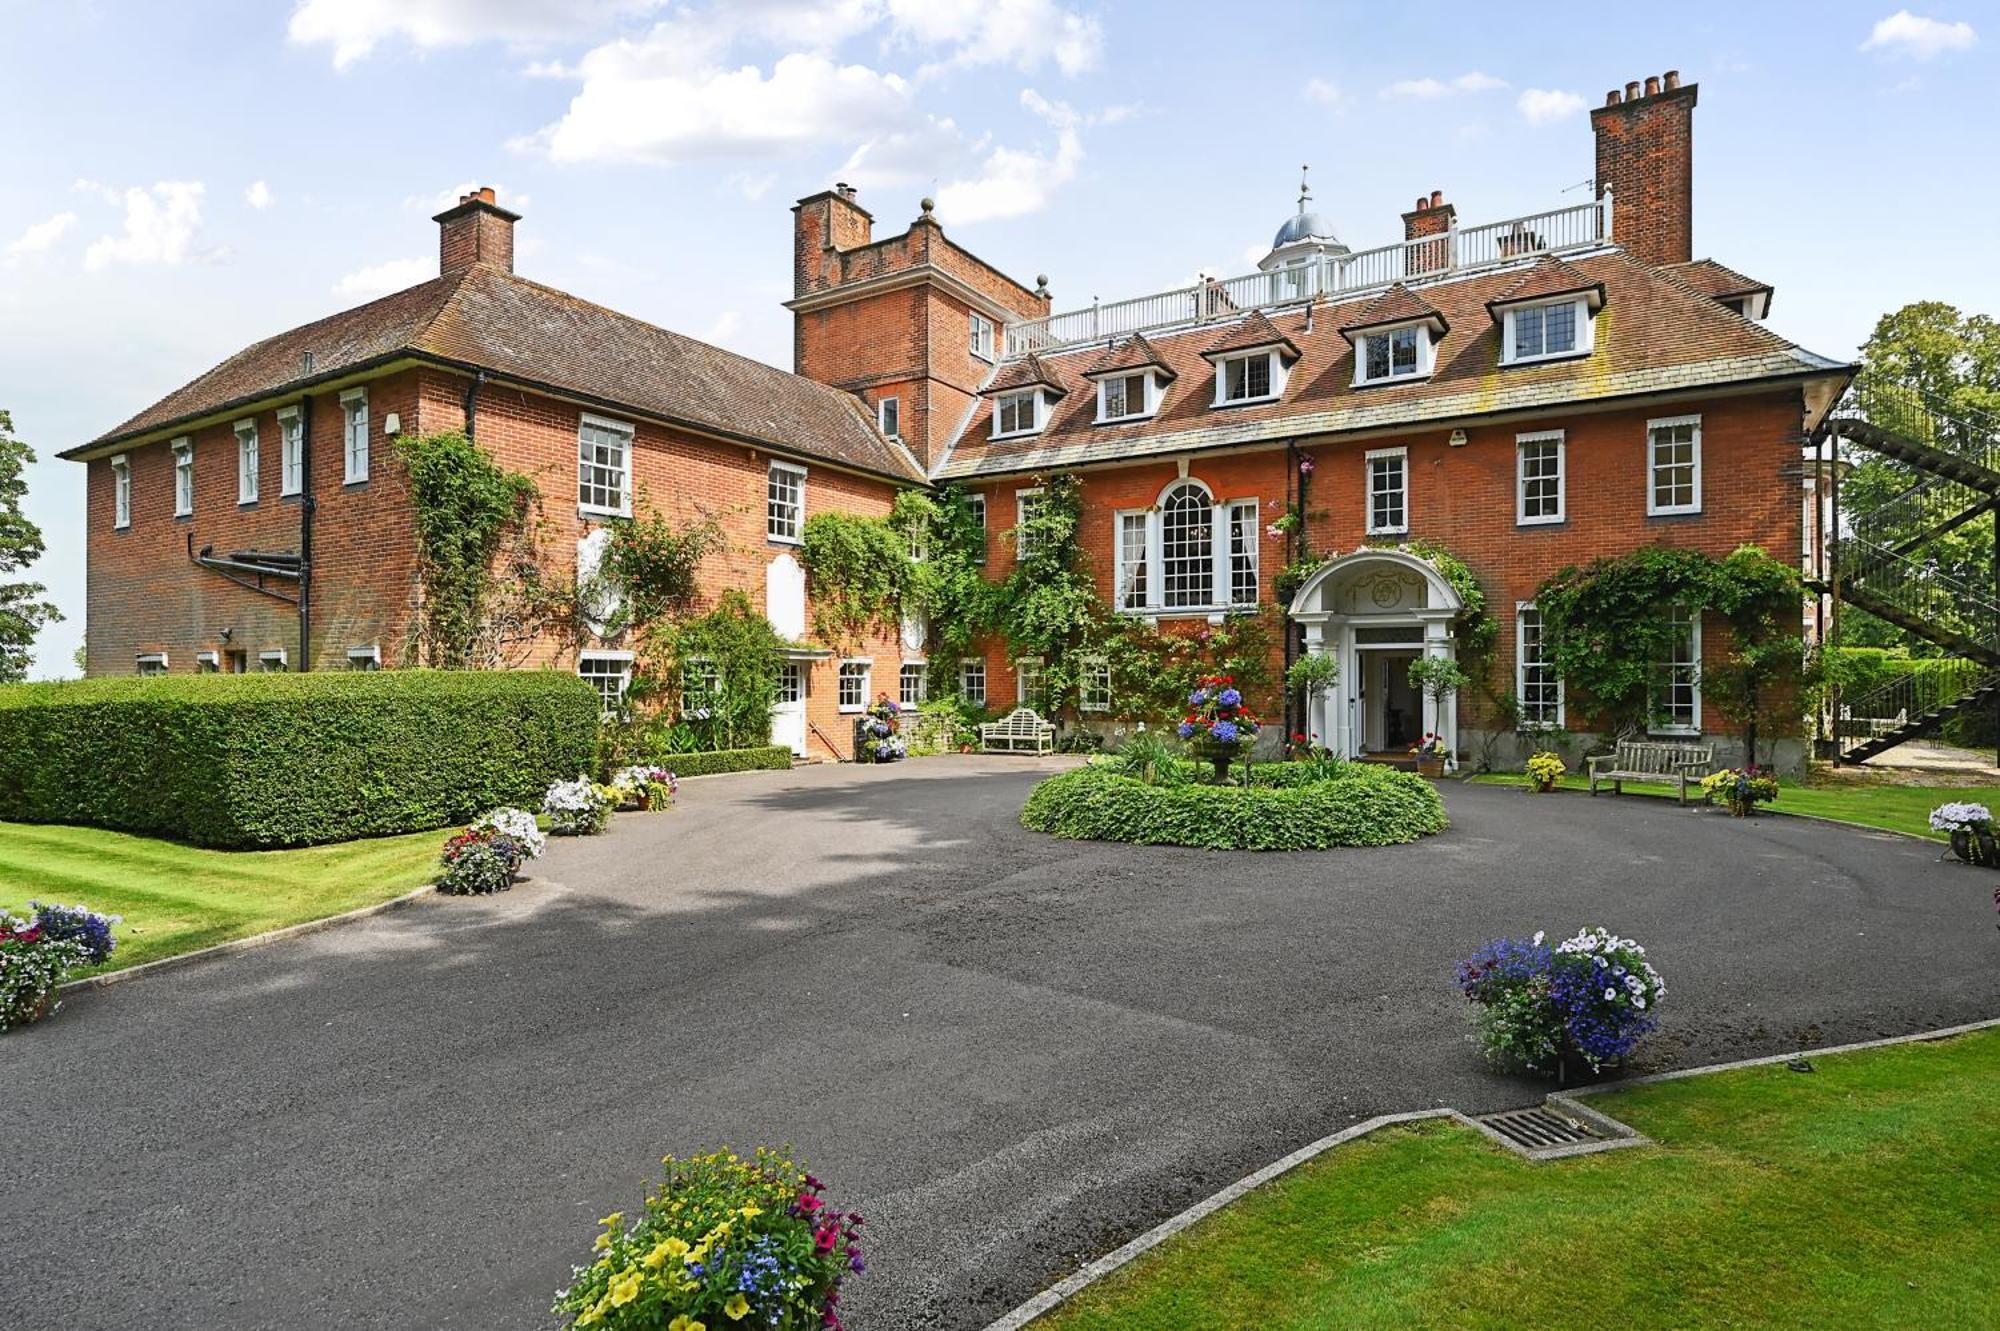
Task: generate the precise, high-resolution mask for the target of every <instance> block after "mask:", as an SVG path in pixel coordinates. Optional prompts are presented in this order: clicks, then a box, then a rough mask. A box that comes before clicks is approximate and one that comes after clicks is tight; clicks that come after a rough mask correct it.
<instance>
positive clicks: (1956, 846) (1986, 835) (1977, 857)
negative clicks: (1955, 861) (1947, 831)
mask: <svg viewBox="0 0 2000 1331" xmlns="http://www.w3.org/2000/svg"><path fill="white" fill-rule="evenodd" d="M1951 853H1952V854H1953V855H1956V856H1957V857H1958V858H1959V859H1961V860H1963V861H1964V862H1965V863H1967V864H1976V865H1978V866H1980V867H1981V868H1983V869H1994V868H2000V842H1996V841H1995V840H1994V837H1993V833H1991V832H1989V831H1987V830H1985V829H1984V828H1961V829H1960V830H1958V831H1956V832H1953V833H1952V834H1951Z"/></svg>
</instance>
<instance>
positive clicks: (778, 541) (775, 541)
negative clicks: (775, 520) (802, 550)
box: [764, 532, 805, 545]
mask: <svg viewBox="0 0 2000 1331" xmlns="http://www.w3.org/2000/svg"><path fill="white" fill-rule="evenodd" d="M764 539H765V540H767V541H769V542H770V543H771V544H772V545H804V544H805V542H804V541H803V540H800V539H799V538H798V537H796V536H778V535H775V534H774V533H771V532H766V533H764Z"/></svg>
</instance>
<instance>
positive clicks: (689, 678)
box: [680, 656, 722, 719]
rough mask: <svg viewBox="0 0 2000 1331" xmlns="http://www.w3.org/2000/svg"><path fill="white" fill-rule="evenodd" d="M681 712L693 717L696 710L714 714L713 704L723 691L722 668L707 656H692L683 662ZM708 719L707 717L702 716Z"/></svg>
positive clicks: (685, 715) (683, 714)
mask: <svg viewBox="0 0 2000 1331" xmlns="http://www.w3.org/2000/svg"><path fill="white" fill-rule="evenodd" d="M680 683H681V696H680V714H681V716H682V717H683V718H687V717H692V716H693V715H694V712H695V710H697V709H700V710H704V711H707V712H708V713H709V714H710V715H711V716H712V715H714V712H715V708H714V707H713V706H712V704H713V703H714V701H715V699H716V697H717V695H719V694H720V693H721V692H722V668H721V667H720V666H718V665H716V664H715V662H714V661H713V660H712V659H710V658H709V657H706V656H690V657H689V658H687V660H685V661H683V662H681V680H680ZM702 719H706V718H702Z"/></svg>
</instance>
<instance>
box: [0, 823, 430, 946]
mask: <svg viewBox="0 0 2000 1331" xmlns="http://www.w3.org/2000/svg"><path fill="white" fill-rule="evenodd" d="M445 835H446V834H445V833H443V832H415V833H411V834H410V835H408V836H394V837H381V838H378V839H374V840H368V841H347V842H342V843H340V844H338V845H331V846H311V847H307V848H306V849H303V850H254V851H244V850H202V849H199V848H197V847H194V846H184V845H181V844H179V843H178V842H173V841H156V840H153V839H152V838H150V837H138V836H127V835H125V834H124V833H122V832H106V831H102V830H100V829H97V828H90V827H51V826H42V825H35V824H28V823H0V906H4V907H6V908H7V909H9V910H13V911H16V912H17V913H18V912H22V911H25V909H26V908H27V905H28V902H29V901H30V900H40V901H54V902H63V903H67V904H75V905H82V906H89V907H91V908H92V909H93V910H102V911H110V912H112V913H114V914H118V915H123V916H124V917H125V922H124V923H123V924H121V925H119V926H118V928H117V936H118V950H117V951H116V952H115V953H113V954H112V957H111V961H110V962H109V963H108V964H107V965H106V966H105V967H104V968H103V969H105V970H117V969H119V968H120V967H124V966H136V965H138V964H139V963H140V962H143V961H158V960H159V959H160V958H161V957H170V956H173V955H174V954H176V953H179V952H191V951H193V950H194V949H195V948H199V947H208V946H209V945H211V944H214V943H223V942H228V941H229V940H230V939H234V938H245V937H248V936H249V935H251V934H258V933H263V932H265V931H266V930H269V929H277V928H282V927H283V926H285V925H288V924H299V923H302V922H304V921H306V920H317V919H320V918H323V917H325V916H328V915H338V914H340V913H341V912H342V911H347V910H353V909H355V908H356V907H359V906H367V905H372V904H373V903H375V902H378V901H386V900H388V899H389V898H390V897H395V896H401V895H402V894H403V893H405V892H408V891H409V890H410V889H412V888H414V887H418V886H421V885H422V884H423V883H424V882H425V881H426V880H427V879H428V878H429V877H430V873H431V869H432V866H433V865H434V864H435V863H436V860H437V853H438V847H439V846H441V845H443V844H444V837H445Z"/></svg>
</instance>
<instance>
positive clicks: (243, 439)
mask: <svg viewBox="0 0 2000 1331" xmlns="http://www.w3.org/2000/svg"><path fill="white" fill-rule="evenodd" d="M232 428H233V429H234V430H235V432H236V502H237V503H239V504H254V503H256V502H257V470H258V465H259V463H260V461H261V459H260V458H259V457H258V454H259V453H260V452H261V451H262V450H261V449H260V447H259V443H260V439H259V435H258V430H257V422H256V419H255V418H254V417H253V418H252V419H249V420H241V421H238V422H236V424H235V425H234V426H233V427H232Z"/></svg>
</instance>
